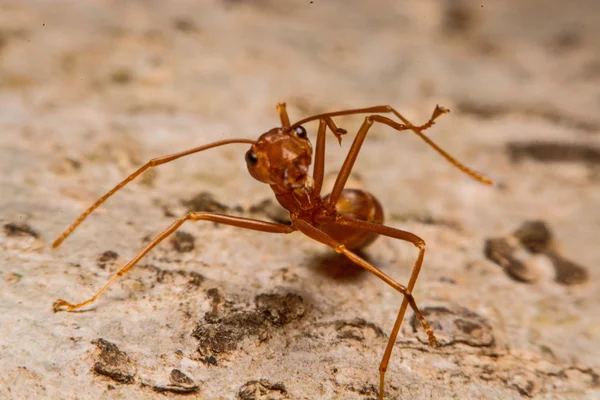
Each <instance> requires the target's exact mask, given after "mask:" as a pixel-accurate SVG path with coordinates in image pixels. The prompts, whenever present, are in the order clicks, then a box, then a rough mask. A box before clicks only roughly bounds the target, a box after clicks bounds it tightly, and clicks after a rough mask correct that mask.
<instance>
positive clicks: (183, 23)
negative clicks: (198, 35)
mask: <svg viewBox="0 0 600 400" xmlns="http://www.w3.org/2000/svg"><path fill="white" fill-rule="evenodd" d="M173 27H174V28H175V29H176V30H178V31H179V32H183V33H192V32H196V31H198V28H197V26H196V24H195V22H194V21H192V20H191V19H189V18H187V17H178V18H175V20H174V21H173Z"/></svg>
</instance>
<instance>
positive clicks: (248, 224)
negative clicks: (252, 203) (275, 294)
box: [53, 212, 296, 312]
mask: <svg viewBox="0 0 600 400" xmlns="http://www.w3.org/2000/svg"><path fill="white" fill-rule="evenodd" d="M185 221H212V222H217V223H220V224H225V225H231V226H236V227H238V228H244V229H250V230H254V231H260V232H268V233H290V232H293V231H295V230H296V229H295V228H294V227H293V226H289V225H281V224H274V223H271V222H264V221H259V220H255V219H249V218H241V217H234V216H230V215H225V214H218V213H210V212H192V213H189V214H187V215H185V216H184V217H182V218H180V219H179V220H177V221H175V222H174V223H173V224H172V225H171V226H169V227H168V228H167V229H165V230H164V231H163V232H161V233H160V234H159V235H158V236H157V237H155V238H154V239H153V240H152V241H151V242H150V243H148V244H147V245H146V247H144V248H143V249H142V251H140V252H139V253H138V254H137V255H136V256H135V257H134V258H133V259H132V260H131V261H129V262H128V263H127V264H126V265H125V266H124V267H123V268H121V269H120V270H119V271H118V272H117V273H116V274H114V275H113V277H112V278H110V279H109V280H108V282H106V283H105V284H104V286H102V287H101V288H100V290H98V291H97V292H96V294H94V295H93V296H92V297H91V298H89V299H87V300H85V301H83V302H81V303H78V304H71V303H69V302H67V301H65V300H61V299H59V300H57V301H56V302H54V304H53V309H54V312H58V311H75V310H78V309H80V308H82V307H85V306H86V305H88V304H91V303H93V302H94V301H96V299H98V297H100V295H101V294H102V293H103V292H104V291H105V290H106V289H107V288H108V287H109V286H110V285H111V284H112V283H113V282H115V281H116V280H117V279H119V278H120V277H121V276H123V275H125V274H126V273H127V272H129V271H130V270H131V269H132V268H133V267H134V266H135V265H136V264H137V263H138V262H139V261H140V260H141V259H142V257H144V256H145V255H146V254H147V253H148V252H149V251H150V250H152V249H153V248H154V247H155V246H156V245H157V244H159V243H160V242H161V241H163V240H164V239H165V238H166V237H167V236H169V235H170V234H171V233H173V232H175V231H176V230H177V228H179V227H180V226H181V225H182V224H183V223H184V222H185Z"/></svg>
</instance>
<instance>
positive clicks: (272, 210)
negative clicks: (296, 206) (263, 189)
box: [248, 199, 292, 225]
mask: <svg viewBox="0 0 600 400" xmlns="http://www.w3.org/2000/svg"><path fill="white" fill-rule="evenodd" d="M248 211H250V212H251V213H254V214H262V215H264V216H266V217H267V218H269V219H270V220H271V221H274V222H278V223H280V224H284V225H291V224H292V221H290V213H289V211H288V210H286V209H285V208H283V207H282V206H281V205H280V204H279V203H277V202H275V201H273V200H271V199H265V200H263V201H261V202H260V203H258V204H254V205H253V206H251V207H250V208H249V210H248Z"/></svg>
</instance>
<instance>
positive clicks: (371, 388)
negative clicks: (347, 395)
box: [347, 384, 379, 400]
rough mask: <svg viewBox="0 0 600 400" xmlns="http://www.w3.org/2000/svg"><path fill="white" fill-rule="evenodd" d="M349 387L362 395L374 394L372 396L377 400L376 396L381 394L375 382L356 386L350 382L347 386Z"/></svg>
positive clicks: (349, 389) (351, 390)
mask: <svg viewBox="0 0 600 400" xmlns="http://www.w3.org/2000/svg"><path fill="white" fill-rule="evenodd" d="M347 389H348V391H350V392H354V393H358V394H360V395H361V396H374V397H372V399H373V400H376V398H377V397H376V396H377V395H378V394H379V389H378V388H377V387H375V385H373V384H364V385H361V386H358V387H356V386H354V385H353V384H350V385H348V386H347ZM369 399H371V398H369Z"/></svg>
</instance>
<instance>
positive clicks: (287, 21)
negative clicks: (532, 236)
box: [0, 0, 600, 400]
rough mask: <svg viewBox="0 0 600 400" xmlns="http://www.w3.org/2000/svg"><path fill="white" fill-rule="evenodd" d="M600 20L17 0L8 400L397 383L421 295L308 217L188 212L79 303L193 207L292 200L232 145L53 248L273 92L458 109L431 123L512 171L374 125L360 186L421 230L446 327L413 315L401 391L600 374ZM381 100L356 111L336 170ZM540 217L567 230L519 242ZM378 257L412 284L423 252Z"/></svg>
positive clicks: (8, 123)
mask: <svg viewBox="0 0 600 400" xmlns="http://www.w3.org/2000/svg"><path fill="white" fill-rule="evenodd" d="M598 37H600V3H598V2H596V1H584V0H579V1H574V2H570V3H569V5H568V6H567V5H566V4H565V2H564V1H559V0H555V1H548V0H531V1H526V2H524V1H520V0H509V1H503V2H492V1H482V2H478V3H475V2H470V1H466V0H464V1H460V0H455V1H433V0H411V1H405V2H399V1H393V0H387V1H384V0H380V1H370V2H366V1H364V2H363V1H344V0H336V1H320V0H315V1H296V0H293V1H285V2H284V1H275V0H257V1H242V0H220V1H216V0H215V1H194V2H191V1H177V2H172V1H168V2H167V1H163V2H161V1H128V2H121V1H104V2H84V1H74V0H73V1H62V0H61V1H54V2H35V1H12V2H11V1H5V2H2V3H0V131H1V133H0V223H1V225H2V226H3V230H2V231H1V232H0V399H26V398H27V399H29V398H39V399H43V398H61V399H98V398H121V399H139V398H145V399H150V398H157V399H163V398H178V397H179V396H181V395H183V394H190V393H191V394H192V395H193V396H196V397H197V398H202V399H349V400H350V399H364V400H366V399H375V398H377V393H378V390H379V388H378V380H379V378H378V370H377V368H378V365H379V361H380V358H381V356H382V354H383V350H384V348H385V344H386V341H387V337H388V336H387V335H389V332H390V330H391V327H392V324H393V321H394V318H395V315H396V313H397V310H398V307H399V305H400V302H401V297H400V295H399V294H398V293H395V292H394V291H393V290H392V289H391V288H389V287H387V286H386V285H385V284H384V283H382V282H380V281H379V280H377V279H376V278H375V277H373V276H370V275H369V274H368V273H365V272H363V271H360V270H357V269H356V268H353V267H352V266H351V265H349V263H348V262H346V261H345V260H343V259H340V258H339V257H336V256H335V255H332V254H331V252H330V251H328V250H327V249H324V248H323V247H322V246H321V245H319V244H317V243H314V242H311V241H310V240H308V239H306V238H304V237H302V236H301V235H300V234H298V233H294V234H291V235H268V234H257V233H253V232H248V231H241V230H239V229H236V228H231V227H226V226H218V225H215V224H212V223H196V224H192V223H187V224H185V226H184V227H182V230H181V233H179V234H178V235H175V236H173V238H172V239H169V240H165V242H164V243H162V244H161V245H160V246H158V247H157V248H156V249H155V250H153V251H152V252H151V253H149V254H148V255H147V256H146V257H144V259H143V260H142V261H141V262H140V264H139V266H138V267H136V268H134V269H133V270H132V271H131V272H130V273H129V274H128V275H127V276H125V277H123V278H121V279H119V280H118V281H117V283H115V284H114V285H113V286H111V288H110V289H109V290H108V291H107V292H106V293H105V294H104V295H103V296H102V297H101V298H100V299H99V300H98V301H97V302H96V303H95V304H93V305H92V306H90V307H88V308H87V309H86V310H85V311H83V312H79V313H57V314H54V313H53V312H52V303H53V301H55V300H56V299H58V298H63V299H66V300H68V301H82V300H84V299H86V298H88V297H89V296H91V295H92V294H93V293H94V291H95V290H97V289H98V288H100V287H101V286H102V285H103V284H104V283H105V282H106V280H107V279H108V278H110V276H112V274H113V273H114V271H116V270H117V269H118V268H119V267H120V266H122V265H123V264H124V263H125V262H127V261H128V260H129V259H130V258H132V257H133V256H134V255H135V254H136V252H137V251H139V249H141V247H142V246H143V245H144V244H146V243H148V242H149V240H151V239H152V238H153V237H155V236H156V235H157V234H158V233H159V232H161V231H162V230H163V229H165V228H166V227H167V226H168V225H169V224H171V223H172V222H173V221H174V220H175V219H176V218H177V217H179V216H182V215H184V214H185V212H186V210H187V209H188V208H189V207H208V208H211V209H214V210H222V211H224V212H227V213H231V214H234V215H243V216H247V217H254V218H262V219H266V220H268V219H277V220H279V221H285V216H283V217H282V216H281V213H280V212H278V211H277V209H276V207H275V208H274V206H273V204H270V203H269V202H268V201H267V200H268V199H271V198H272V196H271V193H270V191H269V189H268V187H264V186H261V185H260V184H259V183H257V182H255V181H253V180H252V178H251V177H250V176H249V175H248V174H247V171H246V168H245V165H244V160H243V156H244V152H245V151H246V147H245V146H243V145H242V146H240V145H232V146H228V147H223V148H220V149H214V150H210V151H207V152H205V153H202V154H198V155H195V156H190V157H188V158H185V159H181V160H179V161H176V162H173V163H171V164H167V165H164V166H161V167H160V168H157V169H156V170H152V171H149V172H147V173H144V174H143V175H142V176H141V177H140V178H138V179H137V181H135V182H132V183H131V184H129V185H128V186H127V187H126V188H125V189H123V190H121V191H120V192H119V193H118V194H117V195H115V196H114V197H113V198H111V199H110V200H109V201H108V202H107V203H106V204H105V205H103V206H102V207H101V208H100V209H98V210H97V212H96V213H95V214H94V215H92V216H90V217H89V218H88V220H86V221H85V222H84V223H83V224H82V225H81V227H80V228H79V229H78V230H77V231H75V233H74V234H73V235H72V236H71V237H69V238H68V240H66V241H65V243H64V244H63V245H62V246H61V247H60V248H59V249H58V250H52V248H51V244H52V241H53V240H54V239H55V238H56V237H57V236H58V235H59V234H60V233H61V232H62V230H63V229H64V228H65V227H66V226H67V225H68V224H70V223H71V222H72V221H73V220H74V219H75V218H76V217H77V216H78V215H79V214H80V213H81V212H83V211H84V210H85V208H86V207H87V206H89V205H90V204H92V203H93V202H94V200H96V199H97V198H98V197H99V196H101V195H102V194H103V193H105V192H106V191H107V190H109V189H110V188H111V187H113V186H114V185H115V184H116V183H117V182H119V181H120V180H121V179H123V178H124V177H125V176H126V175H128V174H129V173H132V172H133V171H135V169H136V168H138V167H139V166H140V165H142V164H143V163H144V162H145V161H147V160H149V159H151V158H153V157H158V156H162V155H165V154H169V153H173V152H176V151H180V150H184V149H187V148H191V147H193V146H199V145H201V144H205V143H208V142H211V141H215V140H219V139H224V138H232V137H244V138H255V137H257V136H258V135H259V134H260V133H262V132H264V131H266V130H268V129H270V128H271V127H273V126H276V125H278V124H279V121H278V118H277V114H276V111H275V108H274V106H275V104H276V103H277V102H279V101H287V103H288V108H289V111H290V115H291V118H292V119H294V118H302V117H304V116H307V115H310V114H315V113H319V112H324V111H328V110H335V109H342V108H354V107H363V106H370V105H376V104H390V105H393V106H394V107H396V108H397V109H398V110H400V111H401V112H403V113H405V115H406V116H407V118H409V119H410V120H412V121H413V122H415V123H420V122H421V121H426V119H427V118H428V117H429V115H430V114H431V111H432V110H433V108H434V107H435V104H441V105H443V106H445V107H447V108H449V109H451V110H452V112H451V113H450V114H449V115H445V116H442V117H441V118H440V119H439V120H438V123H437V124H436V125H435V126H434V127H433V128H432V129H431V130H429V131H428V134H429V135H430V136H431V137H432V138H433V139H434V140H435V141H436V142H437V143H439V144H440V146H442V147H443V148H444V149H446V150H447V151H448V152H449V153H450V154H452V155H454V156H456V157H457V158H458V159H459V160H461V161H463V162H465V163H466V164H468V165H470V166H472V167H474V168H475V169H477V170H479V171H481V172H484V173H486V174H488V175H490V176H491V177H492V178H493V179H494V180H495V181H496V185H495V186H492V187H486V186H483V185H480V184H478V183H477V182H474V181H472V180H470V179H469V178H468V177H466V176H464V174H462V173H461V172H460V171H458V170H456V169H455V168H453V167H452V166H451V165H450V164H448V163H447V162H445V161H444V160H443V159H442V158H440V157H439V156H438V155H437V154H436V153H435V152H434V151H432V150H431V149H430V148H428V147H427V146H426V144H424V143H423V142H422V141H421V140H419V139H418V138H416V137H414V135H411V134H409V133H402V134H398V133H397V132H394V131H393V130H391V129H390V128H387V127H382V126H375V127H374V128H373V130H372V131H371V132H370V133H369V136H368V138H367V140H366V142H365V145H364V147H363V150H362V152H361V154H360V157H359V158H358V161H357V164H356V166H355V174H354V175H353V177H352V183H353V185H359V186H362V187H364V188H367V189H368V190H369V191H371V192H372V193H374V194H375V195H376V196H377V197H378V199H379V200H380V201H381V203H382V204H383V205H384V207H385V210H386V213H387V214H386V219H387V223H388V224H390V225H392V226H394V227H398V228H401V229H405V230H409V231H412V232H415V233H416V234H418V235H419V236H421V237H422V238H423V239H424V240H425V241H426V242H427V244H428V246H427V253H426V256H425V263H424V268H423V270H422V272H421V276H420V279H419V281H418V283H417V286H416V289H415V296H416V299H417V302H418V303H419V304H420V305H421V307H422V308H423V310H424V313H425V315H426V316H427V318H428V319H429V321H430V323H431V324H432V326H433V328H434V329H435V330H436V332H438V335H439V338H440V342H441V344H442V346H441V347H440V348H438V349H431V348H429V347H427V346H426V336H425V334H424V332H423V331H422V330H421V328H420V327H419V325H418V324H417V323H416V322H415V321H414V317H413V316H412V314H411V313H410V312H409V313H408V315H407V318H406V321H405V323H404V325H403V327H402V330H401V333H400V336H399V338H398V340H397V343H396V346H395V349H394V353H393V356H392V360H391V363H390V366H389V370H388V373H387V376H386V390H387V392H386V399H399V398H402V399H423V398H450V397H456V398H461V399H497V398H519V397H522V396H525V397H531V398H569V399H578V398H580V399H584V398H585V399H591V398H597V397H600V388H599V385H600V378H599V375H598V374H599V373H600V283H599V282H600V281H599V279H600V267H599V265H600V251H598V245H597V243H598V230H599V228H600V208H599V207H598V204H600V173H599V171H600V169H599V164H600V150H599V149H600V117H599V116H600V112H599V111H600V41H598V40H597V38H598ZM360 122H361V119H360V117H352V118H340V119H339V120H337V123H338V125H339V126H341V127H343V128H345V129H347V130H348V131H349V134H348V136H346V137H345V138H344V140H343V143H342V146H341V148H340V146H338V145H337V142H336V140H335V138H334V137H332V138H330V139H331V140H330V141H328V144H327V146H328V147H327V167H328V168H327V173H328V176H327V179H328V181H332V180H333V178H334V176H335V172H336V171H337V170H338V169H339V166H340V164H341V162H342V160H343V158H344V156H345V154H346V152H347V150H348V147H349V143H350V140H351V139H350V138H351V137H352V135H353V134H354V133H353V132H355V131H356V129H357V128H358V126H359V125H360ZM306 128H307V129H308V131H309V135H310V137H311V139H313V140H314V137H315V130H316V126H314V124H309V125H307V126H306ZM190 199H191V200H190ZM528 221H542V222H543V224H544V226H546V227H547V228H548V229H549V231H550V232H551V234H552V241H553V244H552V251H546V252H539V251H538V250H535V249H534V250H535V251H531V249H532V248H531V245H530V244H527V243H529V242H523V243H525V245H524V244H523V243H521V242H520V241H519V237H522V236H519V235H516V236H515V234H514V233H515V232H516V231H517V230H518V229H519V228H520V227H522V226H523V224H525V223H527V222H528ZM517 236H518V237H517ZM490 240H496V241H495V242H492V243H495V244H496V245H497V246H496V247H493V248H489V247H487V248H484V247H485V245H486V243H490V242H489V241H490ZM498 240H501V241H498ZM484 250H486V251H484ZM365 253H366V254H365V257H368V258H369V259H370V260H371V261H372V262H373V263H374V264H375V265H377V266H378V267H380V268H382V269H383V270H384V271H385V272H386V273H388V274H390V275H391V276H393V277H395V278H396V279H398V281H399V282H404V283H406V281H407V279H408V276H409V274H410V268H411V266H412V263H413V261H414V257H416V251H415V249H414V248H413V247H412V246H411V245H408V244H406V243H400V242H398V241H393V240H389V239H379V240H378V241H376V242H375V243H374V244H373V245H372V246H371V247H369V248H368V249H367V251H366V252H365ZM486 254H487V255H488V256H489V258H488V257H486ZM498 260H500V261H498ZM497 262H498V263H499V264H500V265H499V264H497ZM511 266H512V267H511ZM511 268H512V269H511ZM573 274H575V275H573ZM572 276H576V278H568V277H572ZM519 278H522V279H519ZM523 281H525V282H523ZM200 334H203V335H204V336H202V335H200ZM199 335H200V336H199ZM210 335H213V336H210ZM228 335H229V336H228ZM211 338H212V339H211ZM208 345H210V349H209V350H210V351H208V350H207V348H208V347H207V346H208ZM213 345H214V346H213Z"/></svg>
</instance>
